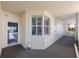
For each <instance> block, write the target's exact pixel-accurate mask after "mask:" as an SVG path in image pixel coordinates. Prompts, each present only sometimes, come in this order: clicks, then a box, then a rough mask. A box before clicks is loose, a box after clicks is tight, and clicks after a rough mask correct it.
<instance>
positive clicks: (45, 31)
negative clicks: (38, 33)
mask: <svg viewBox="0 0 79 59" xmlns="http://www.w3.org/2000/svg"><path fill="white" fill-rule="evenodd" d="M44 34H45V35H47V34H49V18H48V17H46V16H45V19H44Z"/></svg>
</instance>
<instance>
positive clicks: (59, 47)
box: [1, 36, 76, 58]
mask: <svg viewBox="0 0 79 59" xmlns="http://www.w3.org/2000/svg"><path fill="white" fill-rule="evenodd" d="M1 57H2V58H75V57H76V54H75V49H74V38H73V37H66V36H64V37H62V38H61V39H59V40H58V41H56V42H55V43H54V44H52V45H51V46H50V47H48V48H47V49H45V50H32V51H31V53H28V52H27V50H25V49H24V48H23V47H22V46H21V45H16V46H12V47H8V48H4V49H3V50H2V55H1Z"/></svg>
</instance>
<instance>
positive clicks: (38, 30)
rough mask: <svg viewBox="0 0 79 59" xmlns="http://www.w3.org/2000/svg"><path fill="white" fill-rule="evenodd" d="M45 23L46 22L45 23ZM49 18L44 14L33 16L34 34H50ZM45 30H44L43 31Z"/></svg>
mask: <svg viewBox="0 0 79 59" xmlns="http://www.w3.org/2000/svg"><path fill="white" fill-rule="evenodd" d="M43 23H44V24H43ZM49 29H50V28H49V18H48V17H46V16H44V21H43V17H42V16H32V35H42V34H44V35H48V34H49ZM42 30H44V31H42Z"/></svg>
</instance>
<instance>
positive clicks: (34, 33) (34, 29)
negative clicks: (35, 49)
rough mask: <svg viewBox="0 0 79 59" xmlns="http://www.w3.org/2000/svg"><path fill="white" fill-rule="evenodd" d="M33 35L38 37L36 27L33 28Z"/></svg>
mask: <svg viewBox="0 0 79 59" xmlns="http://www.w3.org/2000/svg"><path fill="white" fill-rule="evenodd" d="M32 35H36V27H32Z"/></svg>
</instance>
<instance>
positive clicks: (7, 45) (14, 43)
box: [6, 21, 20, 47]
mask: <svg viewBox="0 0 79 59" xmlns="http://www.w3.org/2000/svg"><path fill="white" fill-rule="evenodd" d="M8 22H13V23H18V42H13V43H11V44H8V39H7V34H8V33H7V29H8ZM16 44H20V24H19V22H17V21H7V22H6V47H9V46H13V45H16Z"/></svg>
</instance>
